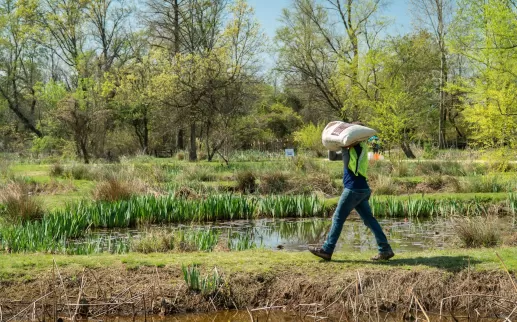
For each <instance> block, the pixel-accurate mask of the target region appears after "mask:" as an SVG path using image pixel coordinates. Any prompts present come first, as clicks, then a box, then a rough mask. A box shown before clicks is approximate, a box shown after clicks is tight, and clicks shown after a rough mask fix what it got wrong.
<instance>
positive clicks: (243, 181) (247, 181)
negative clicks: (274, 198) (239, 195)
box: [237, 171, 257, 193]
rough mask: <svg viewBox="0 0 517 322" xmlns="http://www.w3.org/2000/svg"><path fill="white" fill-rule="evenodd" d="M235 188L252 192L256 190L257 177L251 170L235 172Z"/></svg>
mask: <svg viewBox="0 0 517 322" xmlns="http://www.w3.org/2000/svg"><path fill="white" fill-rule="evenodd" d="M237 189H238V190H239V191H242V192H246V193H253V192H255V191H256V190H257V178H256V176H255V174H254V173H253V172H252V171H244V172H239V173H237Z"/></svg>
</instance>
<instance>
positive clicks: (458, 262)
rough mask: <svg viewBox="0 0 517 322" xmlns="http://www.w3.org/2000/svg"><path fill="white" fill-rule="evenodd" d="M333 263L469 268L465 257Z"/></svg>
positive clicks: (473, 261) (337, 261) (472, 263)
mask: <svg viewBox="0 0 517 322" xmlns="http://www.w3.org/2000/svg"><path fill="white" fill-rule="evenodd" d="M332 262H333V263H348V264H365V265H374V266H384V267H386V266H389V267H402V266H405V267H408V266H419V265H423V266H428V267H433V268H439V269H444V270H447V271H451V272H457V271H461V270H463V269H466V268H467V267H468V266H469V258H468V257H467V256H433V257H413V258H396V257H395V258H393V259H390V260H389V261H379V262H374V261H367V260H346V259H343V260H341V259H337V260H332ZM480 263H481V261H479V260H475V259H472V258H470V266H473V265H476V264H480Z"/></svg>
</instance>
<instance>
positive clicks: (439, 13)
mask: <svg viewBox="0 0 517 322" xmlns="http://www.w3.org/2000/svg"><path fill="white" fill-rule="evenodd" d="M453 3H454V0H411V4H412V5H413V7H414V10H413V12H414V15H415V17H416V19H417V20H418V21H419V22H420V23H421V24H420V25H421V26H422V27H427V29H429V30H430V31H432V33H433V35H434V37H435V39H436V42H437V44H438V48H439V49H440V84H439V89H438V91H439V102H438V104H439V110H440V117H439V119H438V146H439V148H440V149H443V148H445V147H446V144H447V140H446V135H445V129H446V121H447V115H448V114H449V113H448V106H447V100H446V91H445V87H446V85H447V81H448V73H449V68H448V50H447V44H446V37H447V32H448V28H449V25H450V23H451V19H452V12H453Z"/></svg>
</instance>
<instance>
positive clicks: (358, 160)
mask: <svg viewBox="0 0 517 322" xmlns="http://www.w3.org/2000/svg"><path fill="white" fill-rule="evenodd" d="M359 145H360V146H361V148H362V149H363V150H362V152H361V155H359V156H358V155H357V152H356V151H355V149H354V148H350V149H349V152H350V161H349V162H348V169H350V170H351V171H352V172H353V173H354V174H355V175H356V176H357V175H358V174H360V175H362V176H363V177H365V178H366V173H367V172H368V144H366V142H361V143H359Z"/></svg>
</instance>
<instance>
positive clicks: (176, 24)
mask: <svg viewBox="0 0 517 322" xmlns="http://www.w3.org/2000/svg"><path fill="white" fill-rule="evenodd" d="M173 6H174V54H175V55H177V54H179V52H180V8H179V4H178V0H174V5H173Z"/></svg>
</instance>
